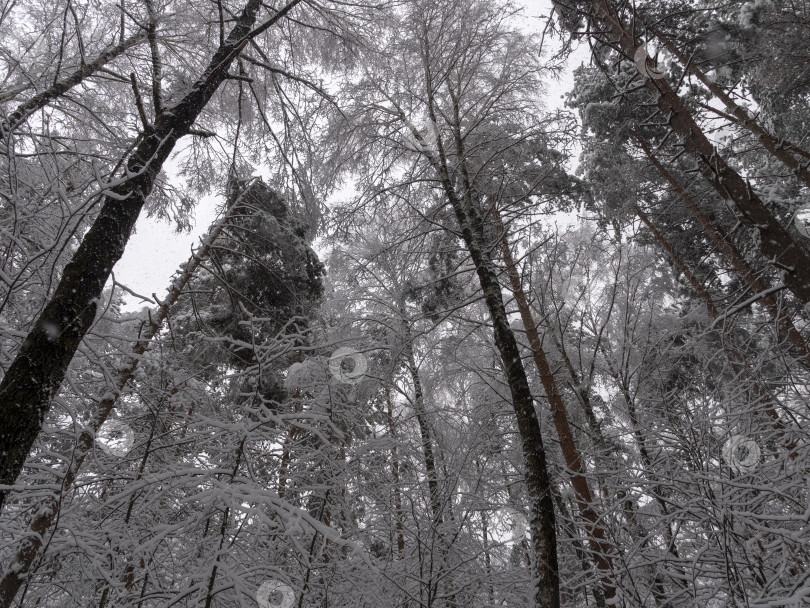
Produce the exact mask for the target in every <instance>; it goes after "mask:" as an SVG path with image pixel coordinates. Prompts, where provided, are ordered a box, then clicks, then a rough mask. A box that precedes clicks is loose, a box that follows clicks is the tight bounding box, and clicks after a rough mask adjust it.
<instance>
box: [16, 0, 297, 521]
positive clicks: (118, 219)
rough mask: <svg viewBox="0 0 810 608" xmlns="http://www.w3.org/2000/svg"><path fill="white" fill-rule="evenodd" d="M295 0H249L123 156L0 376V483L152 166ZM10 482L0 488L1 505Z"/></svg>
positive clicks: (35, 422) (38, 422)
mask: <svg viewBox="0 0 810 608" xmlns="http://www.w3.org/2000/svg"><path fill="white" fill-rule="evenodd" d="M300 1H301V0H290V2H289V3H288V4H286V5H285V6H284V7H283V8H282V9H281V10H279V11H278V12H276V13H275V15H273V17H271V18H270V19H268V20H267V21H265V22H264V23H262V25H261V26H259V27H258V28H255V29H254V24H255V22H256V17H257V14H258V12H259V9H260V8H261V7H262V6H263V3H262V2H261V0H248V3H247V5H246V6H245V8H244V10H243V11H242V13H241V14H240V15H239V16H238V17H237V18H236V20H235V25H234V27H233V29H232V30H231V32H230V33H229V34H228V37H227V38H226V39H225V40H224V42H223V43H222V44H221V45H220V47H219V49H217V51H216V53H215V54H214V56H213V57H212V59H211V61H210V63H209V64H208V67H207V68H206V69H205V71H204V72H203V74H202V75H201V76H200V78H199V79H198V80H197V81H196V82H195V83H194V85H193V86H192V87H191V89H190V90H189V92H188V93H186V95H185V96H184V97H183V98H182V99H181V100H180V101H179V102H178V103H177V104H176V105H173V106H171V107H168V108H165V109H164V111H163V113H162V114H161V115H160V116H158V118H157V120H156V122H155V125H154V127H151V128H149V129H148V131H147V132H146V133H145V134H144V137H143V138H142V140H141V143H140V144H139V145H138V147H137V148H136V150H135V152H134V153H133V154H132V156H131V157H130V158H129V160H128V161H127V164H126V171H125V176H126V177H125V178H123V179H121V181H120V183H118V184H117V185H115V186H114V187H112V188H110V189H108V190H106V191H105V193H106V195H105V196H104V201H103V206H102V208H101V211H100V212H99V215H98V217H97V218H96V220H95V221H94V222H93V226H92V227H91V228H90V230H89V231H88V232H87V234H86V235H85V237H84V239H83V240H82V243H81V245H79V248H78V249H77V250H76V253H75V254H74V255H73V259H72V260H71V261H70V263H69V264H68V265H67V266H66V267H65V270H64V273H63V275H62V279H61V280H60V281H59V285H58V286H57V287H56V290H55V292H54V294H53V296H52V297H51V299H50V301H49V302H48V304H47V305H46V306H45V309H44V310H43V312H42V314H41V315H40V316H39V318H38V319H37V321H36V323H35V324H34V327H33V329H32V330H31V332H30V333H29V334H28V336H27V337H26V339H25V341H24V342H23V344H22V347H21V348H20V351H19V353H18V354H17V356H16V357H15V359H14V361H13V362H12V363H11V365H10V367H9V368H8V371H7V372H6V375H5V376H4V377H3V380H2V382H0V484H1V485H5V486H9V485H11V484H13V483H14V481H15V480H16V479H17V477H18V476H19V474H20V471H21V470H22V467H23V463H24V462H25V458H26V456H27V455H28V453H29V451H30V450H31V447H32V446H33V445H34V441H35V440H36V438H37V436H38V435H39V432H40V429H41V427H42V421H43V420H44V418H45V415H46V414H47V412H48V408H49V407H50V402H51V399H52V398H53V396H54V395H55V394H56V392H57V391H58V390H59V387H60V386H61V384H62V381H63V380H64V378H65V374H66V372H67V368H68V365H70V362H71V360H72V359H73V355H74V354H75V353H76V349H77V348H78V347H79V343H80V342H81V341H82V338H84V335H85V334H86V333H87V331H88V330H89V329H90V326H91V325H92V324H93V321H94V319H95V316H96V309H97V301H98V298H99V297H100V296H101V293H102V290H103V289H104V285H105V283H106V282H107V279H108V278H109V276H110V273H111V272H112V268H113V266H114V265H115V263H116V262H117V261H118V260H119V259H120V258H121V255H122V254H123V252H124V247H125V245H126V243H127V241H128V240H129V236H130V234H131V232H132V228H133V227H134V226H135V222H136V220H137V219H138V216H139V214H140V212H141V209H142V208H143V205H144V202H145V201H146V197H147V196H148V195H149V193H150V192H151V191H152V187H153V185H154V182H155V178H156V177H157V174H158V172H159V171H160V170H161V168H162V167H163V163H164V162H165V161H166V159H167V158H168V156H169V154H170V153H171V151H172V149H173V148H174V145H175V144H176V143H177V141H178V140H179V139H180V138H181V137H183V136H184V135H186V134H187V133H188V132H189V129H190V128H191V126H192V124H193V123H194V121H195V120H196V118H197V116H198V115H199V114H200V112H201V111H202V109H203V108H204V107H205V106H206V104H207V103H208V101H209V100H210V99H211V97H212V96H213V94H214V92H215V91H216V90H217V89H218V88H219V85H220V84H222V82H223V81H224V80H225V79H226V78H227V76H228V68H229V67H230V65H231V64H232V63H233V61H234V60H235V59H236V57H238V56H239V54H240V53H241V51H242V49H243V48H244V47H245V45H247V43H248V42H249V41H250V39H251V38H253V37H255V36H256V35H258V34H259V33H261V32H262V31H265V30H266V29H268V28H269V27H270V26H272V25H273V24H274V23H276V22H277V21H278V20H279V19H281V18H282V17H283V16H284V15H286V14H287V13H288V12H289V11H290V10H291V9H292V8H293V7H294V6H295V5H296V4H298V3H299V2H300ZM8 491H9V490H8V488H6V489H2V490H0V509H2V506H3V501H4V499H5V495H6V493H7V492H8Z"/></svg>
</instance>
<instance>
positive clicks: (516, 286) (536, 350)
mask: <svg viewBox="0 0 810 608" xmlns="http://www.w3.org/2000/svg"><path fill="white" fill-rule="evenodd" d="M492 216H493V218H494V219H495V225H496V226H497V228H498V230H499V232H500V244H501V253H502V255H503V261H504V265H505V266H506V274H507V275H508V276H509V283H510V285H511V287H512V293H513V294H514V296H515V302H516V303H517V306H518V311H519V312H520V318H521V320H522V322H523V327H524V328H525V329H526V336H527V337H528V339H529V347H530V348H531V350H532V358H533V359H534V365H535V367H536V368H537V373H538V374H539V376H540V382H542V384H543V389H544V390H545V391H546V396H547V398H548V404H549V409H550V410H551V417H552V419H553V421H554V428H555V429H556V430H557V437H558V438H559V440H560V450H561V451H562V454H563V458H564V459H565V466H566V468H567V469H568V475H569V477H570V479H571V485H572V486H573V488H574V493H575V494H576V496H577V508H578V510H579V515H580V517H582V519H583V520H584V522H585V530H586V532H587V536H588V544H589V545H590V547H591V552H592V555H593V562H594V564H596V568H597V570H598V575H599V578H600V580H601V588H602V593H603V594H604V597H599V596H598V594H596V593H594V595H595V596H596V597H595V599H596V603H597V605H604V604H605V601H607V602H608V603H612V600H613V598H615V597H616V587H615V585H614V583H613V580H612V578H611V574H612V572H613V563H612V560H611V557H610V554H611V553H612V552H613V551H612V547H611V545H610V543H609V542H608V533H607V532H606V531H605V529H604V527H603V526H602V524H601V523H600V521H599V515H598V514H597V513H596V511H595V510H594V508H593V496H592V495H591V489H590V487H589V486H588V479H587V469H586V467H585V461H584V460H583V458H582V454H581V453H580V451H579V447H577V444H576V439H575V438H574V433H573V432H572V431H571V426H570V424H569V423H568V409H567V408H566V405H565V401H564V400H563V398H562V394H561V393H560V390H559V387H558V386H557V381H556V380H555V378H554V374H552V372H551V366H550V365H549V363H548V359H547V358H546V353H545V351H544V350H543V344H542V342H541V341H540V334H539V332H538V331H537V324H536V323H535V322H534V317H533V316H532V312H531V309H530V308H529V302H528V300H527V299H526V294H525V293H524V291H523V285H522V284H521V280H520V274H519V273H518V270H517V267H516V266H515V261H514V259H513V258H512V251H511V249H510V248H509V237H508V235H507V233H506V229H505V227H504V225H503V222H502V221H501V216H500V213H499V212H498V209H497V208H496V207H494V206H493V208H492Z"/></svg>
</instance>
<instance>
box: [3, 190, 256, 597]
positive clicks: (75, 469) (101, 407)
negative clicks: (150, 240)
mask: <svg viewBox="0 0 810 608" xmlns="http://www.w3.org/2000/svg"><path fill="white" fill-rule="evenodd" d="M250 190H251V186H247V187H246V189H245V192H244V193H243V194H242V195H241V196H240V197H239V198H238V199H237V200H236V201H235V202H234V203H233V204H232V205H231V207H230V209H228V211H227V212H226V214H225V215H224V216H223V217H222V218H221V219H220V220H219V221H218V222H217V223H216V224H214V226H213V227H212V228H211V230H209V232H208V235H207V236H206V238H205V240H204V241H203V243H202V245H201V246H200V248H199V249H198V250H197V251H196V252H195V253H194V254H193V255H192V256H191V258H190V259H189V261H188V262H187V263H186V266H185V269H184V270H183V273H182V274H181V275H180V276H179V277H178V278H177V279H175V281H174V283H173V284H172V286H171V288H170V289H169V293H168V295H167V296H166V299H165V300H164V301H163V303H162V304H161V305H160V307H159V308H158V310H157V311H156V312H155V314H153V315H150V323H149V324H148V325H147V326H146V327H145V328H143V329H142V333H141V335H140V336H139V338H138V341H137V342H136V344H135V346H134V347H133V348H132V353H131V354H130V355H129V356H128V357H127V359H126V360H125V361H124V362H122V365H121V367H120V368H119V369H121V371H120V372H119V374H118V376H117V378H116V380H115V386H114V388H113V391H111V392H110V393H108V394H107V395H106V396H105V397H103V398H102V399H101V400H100V401H99V403H98V405H96V408H95V412H94V414H93V420H92V421H91V422H90V425H89V428H86V429H84V430H83V431H82V432H81V433H80V434H79V438H78V439H77V441H76V447H75V448H74V449H73V454H72V455H71V457H70V458H66V459H65V460H66V461H67V462H68V463H69V464H68V467H67V470H66V471H65V473H64V475H63V477H62V483H61V487H60V489H59V492H58V494H57V495H55V496H50V497H49V498H47V499H45V500H44V501H43V503H42V504H41V505H40V506H39V508H38V510H37V512H36V514H35V515H34V517H33V518H32V520H31V522H30V524H29V534H27V535H26V536H25V537H23V538H22V539H21V540H20V544H19V546H18V547H17V552H16V554H15V557H14V560H13V561H12V563H11V564H10V565H9V567H8V568H6V571H5V575H4V576H3V578H2V579H0V608H9V606H11V603H12V602H13V600H14V597H15V596H16V595H17V592H18V591H19V589H20V587H21V586H22V584H23V583H24V582H25V580H26V578H27V577H28V574H29V572H31V566H32V564H33V563H34V560H35V559H36V557H37V555H38V554H39V551H40V549H41V547H42V545H43V543H44V540H45V535H46V533H47V532H48V530H49V529H50V528H51V526H52V525H53V524H54V522H55V521H56V520H57V517H58V516H59V510H60V507H61V504H62V500H63V497H64V496H65V495H66V494H67V492H68V491H69V490H70V489H71V487H72V486H73V482H74V481H75V480H76V476H77V475H78V473H79V470H80V469H81V466H82V464H83V463H84V459H85V458H86V457H87V455H88V454H89V453H90V450H91V449H92V447H93V443H94V442H95V436H96V434H97V433H98V431H99V429H100V428H101V426H102V425H103V424H104V422H105V421H106V420H107V417H108V416H109V414H110V412H111V411H112V409H113V408H114V407H115V404H116V402H117V401H118V397H119V396H120V395H121V393H122V392H123V390H124V388H125V387H126V385H127V383H128V382H129V381H130V380H131V379H132V377H133V376H134V374H135V371H136V370H137V368H138V365H139V363H140V361H141V358H142V356H143V354H144V353H145V352H146V349H147V348H148V347H149V344H150V343H151V341H152V339H153V338H154V337H155V336H156V335H157V334H158V332H159V331H160V329H161V327H162V326H163V322H164V321H165V320H166V318H167V316H168V314H169V309H170V308H171V307H172V305H173V304H174V303H175V302H176V301H177V299H178V298H179V297H180V294H181V293H182V292H183V290H184V289H185V287H186V285H188V282H189V281H190V280H191V278H192V277H193V276H194V273H195V272H196V271H197V268H198V267H199V266H200V264H201V263H202V261H203V260H204V259H205V258H206V257H207V256H208V254H209V252H210V251H211V248H212V246H213V244H214V242H215V241H216V239H217V238H218V237H219V235H220V234H221V233H222V231H223V229H224V228H225V226H226V225H227V223H228V221H229V220H230V219H231V218H232V217H233V216H234V215H235V214H236V213H237V212H238V210H239V209H240V208H241V207H242V205H241V201H244V200H246V199H247V195H248V194H249V192H250Z"/></svg>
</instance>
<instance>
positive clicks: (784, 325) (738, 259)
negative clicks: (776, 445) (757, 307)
mask: <svg viewBox="0 0 810 608" xmlns="http://www.w3.org/2000/svg"><path fill="white" fill-rule="evenodd" d="M636 141H637V142H638V144H639V146H641V149H642V150H643V151H644V154H645V155H646V156H647V158H648V159H649V160H650V162H651V163H652V164H653V165H654V166H655V168H656V169H658V172H659V173H660V174H661V176H662V177H663V178H664V179H665V180H666V181H667V182H668V183H669V185H670V186H672V188H673V190H675V192H676V193H677V194H678V196H679V197H680V198H681V200H683V202H684V203H685V204H686V208H687V209H689V211H690V212H691V213H692V215H694V216H695V218H696V219H697V220H698V222H700V225H701V226H703V229H704V231H705V232H706V234H707V235H708V237H709V240H711V242H712V243H714V246H715V247H717V248H718V249H719V250H720V252H721V253H722V254H723V256H724V257H725V258H726V259H727V260H728V261H729V262H730V263H731V265H732V266H733V267H734V270H736V271H737V273H738V274H739V275H740V276H741V277H742V279H743V280H744V281H745V283H746V284H747V285H748V287H750V288H751V290H752V291H753V292H754V294H763V295H762V296H761V298H760V300H761V302H762V304H763V305H764V306H765V310H767V311H768V314H769V315H770V316H771V318H772V319H773V320H774V321H775V322H776V327H777V329H778V331H779V332H780V333H781V334H782V335H784V336H786V337H787V339H788V341H789V342H790V343H791V344H792V345H793V347H794V348H795V349H796V352H797V353H798V354H799V356H800V357H801V359H800V362H801V363H802V364H803V365H804V366H805V367H806V368H808V369H810V348H809V347H808V346H807V342H806V341H805V339H804V338H803V337H802V335H801V334H800V333H799V330H798V329H796V326H795V325H794V324H793V321H791V319H790V318H789V317H788V316H787V315H786V314H785V313H784V311H783V310H782V309H781V307H780V306H779V304H778V302H777V301H776V298H775V297H774V296H773V295H772V294H770V293H767V291H768V289H770V285H767V284H766V282H765V281H764V280H763V279H761V278H759V277H758V276H757V275H756V273H755V272H754V269H753V268H751V266H750V265H749V264H748V262H746V261H745V258H743V256H742V254H741V253H740V251H739V250H738V249H737V248H736V247H735V246H734V245H733V244H732V243H729V242H728V241H727V240H726V239H724V238H723V236H722V235H721V234H720V231H719V230H718V228H717V227H716V226H715V225H714V223H713V222H712V221H711V219H709V217H708V216H707V215H706V214H705V213H704V212H703V210H702V209H701V208H700V206H699V205H698V204H697V201H695V199H694V198H692V196H691V195H690V194H689V192H687V190H686V188H684V187H683V186H682V185H681V183H680V182H679V181H678V180H677V178H676V177H675V176H674V175H673V174H672V173H671V172H670V171H669V169H667V168H666V167H665V166H664V165H663V163H662V162H661V161H660V160H659V159H658V158H656V156H655V154H653V152H652V150H650V146H649V145H648V144H647V142H646V141H644V139H643V138H641V137H639V136H636ZM642 221H644V220H643V218H642ZM645 223H646V222H645ZM715 316H716V315H715Z"/></svg>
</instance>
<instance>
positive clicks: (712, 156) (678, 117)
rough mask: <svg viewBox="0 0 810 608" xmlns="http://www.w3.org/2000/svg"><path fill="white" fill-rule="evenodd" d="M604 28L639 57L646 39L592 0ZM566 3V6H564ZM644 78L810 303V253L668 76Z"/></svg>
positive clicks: (602, 0) (764, 250)
mask: <svg viewBox="0 0 810 608" xmlns="http://www.w3.org/2000/svg"><path fill="white" fill-rule="evenodd" d="M586 6H589V7H590V8H591V9H593V11H594V14H593V15H592V17H595V18H596V20H597V21H599V22H601V23H602V24H603V26H604V27H599V26H597V28H598V29H599V30H600V33H604V34H608V35H610V36H611V37H612V38H613V39H614V40H615V42H616V43H617V44H618V47H619V49H620V50H621V52H622V53H623V54H624V55H625V57H627V58H630V59H632V58H634V57H635V54H636V51H637V50H638V49H639V48H642V45H643V43H642V42H641V41H640V40H639V39H638V38H637V37H636V36H635V35H633V33H632V31H631V30H630V29H629V28H628V27H626V26H625V24H624V23H622V21H621V20H620V18H619V16H618V14H617V13H616V11H615V10H614V9H613V7H612V6H611V5H610V4H609V3H608V1H607V0H588V1H587V3H586ZM563 8H564V7H563ZM641 75H642V78H643V79H644V81H645V82H644V83H645V85H646V86H647V88H648V89H650V91H651V92H652V93H653V94H654V95H655V96H656V104H657V106H658V109H659V110H660V114H661V115H662V116H665V117H667V124H668V125H669V127H670V128H671V129H672V131H673V132H674V133H675V134H676V135H678V137H680V139H681V141H682V143H683V146H684V148H685V149H686V150H687V151H688V152H690V153H691V154H692V156H693V157H694V158H695V159H696V160H697V165H698V169H699V171H700V172H701V174H702V175H703V176H704V178H705V179H706V180H707V181H708V182H709V183H710V184H711V185H712V187H713V188H714V189H715V191H716V192H717V193H718V194H719V195H720V196H721V197H722V198H723V199H726V200H730V201H731V202H732V203H734V205H735V206H736V208H737V212H738V216H739V219H740V221H741V222H743V223H744V224H745V225H746V226H748V227H749V228H751V229H752V230H755V231H756V232H757V233H758V235H759V250H760V253H761V254H762V256H763V257H764V258H765V259H766V260H767V261H768V263H770V264H771V265H773V266H774V267H775V268H777V269H779V270H781V271H783V275H784V281H785V285H786V286H787V288H788V289H790V290H791V291H792V292H793V293H794V294H795V295H796V297H797V298H798V299H799V301H800V302H802V304H803V305H805V306H807V305H810V255H808V254H807V253H806V251H805V250H804V248H803V247H801V246H799V245H797V244H796V243H795V242H794V240H793V237H792V236H791V235H790V233H788V231H787V230H786V229H785V227H784V226H782V224H780V223H779V220H777V219H776V217H774V215H773V214H772V213H771V212H770V210H768V208H767V207H766V206H765V203H764V202H763V201H762V199H760V198H759V196H758V195H757V194H756V193H755V192H754V191H753V189H752V188H751V187H750V185H749V184H748V183H746V181H745V180H744V179H743V178H742V177H741V176H740V174H739V173H737V172H736V171H735V170H734V169H733V168H732V167H730V166H729V165H728V163H726V161H725V160H724V159H723V158H722V157H721V156H720V155H719V154H718V153H717V150H716V149H715V147H714V146H713V145H712V143H711V142H710V141H709V139H708V138H707V137H706V135H705V134H704V133H703V131H702V130H701V128H700V127H699V126H698V124H697V123H696V122H695V119H694V118H693V116H692V114H691V113H690V111H689V110H688V109H687V108H686V107H685V106H684V105H683V102H682V101H681V99H680V97H679V96H678V94H677V93H676V92H675V90H673V88H672V87H671V86H670V84H669V83H668V82H667V80H666V78H650V77H649V75H648V74H647V73H646V72H645V73H642V74H641Z"/></svg>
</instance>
